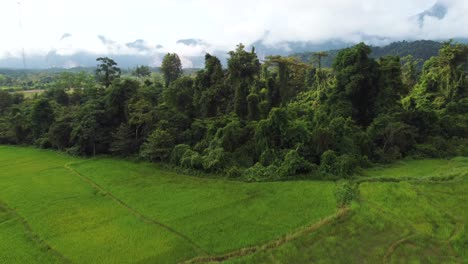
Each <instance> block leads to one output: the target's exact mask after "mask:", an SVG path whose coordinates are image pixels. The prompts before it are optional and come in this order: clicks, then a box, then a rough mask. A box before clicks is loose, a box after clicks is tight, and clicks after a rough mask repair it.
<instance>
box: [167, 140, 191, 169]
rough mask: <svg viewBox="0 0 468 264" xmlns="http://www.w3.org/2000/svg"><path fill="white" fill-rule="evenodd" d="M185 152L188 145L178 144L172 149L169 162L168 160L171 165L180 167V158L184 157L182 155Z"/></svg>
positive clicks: (188, 147) (188, 148)
mask: <svg viewBox="0 0 468 264" xmlns="http://www.w3.org/2000/svg"><path fill="white" fill-rule="evenodd" d="M187 150H190V146H189V145H185V144H179V145H177V146H175V147H174V149H172V152H171V160H170V161H171V163H172V164H175V165H180V161H181V159H182V156H183V155H184V153H185V152H186V151H187Z"/></svg>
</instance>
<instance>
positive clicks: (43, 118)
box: [31, 98, 55, 139]
mask: <svg viewBox="0 0 468 264" xmlns="http://www.w3.org/2000/svg"><path fill="white" fill-rule="evenodd" d="M54 118H55V117H54V110H53V109H52V105H51V104H50V103H49V101H48V100H47V99H45V98H43V99H39V100H38V101H36V102H35V103H34V105H33V108H32V112H31V126H32V131H33V136H34V138H35V139H39V138H40V137H42V136H43V135H44V134H45V133H46V132H47V131H48V130H49V127H50V126H51V125H52V123H53V122H54Z"/></svg>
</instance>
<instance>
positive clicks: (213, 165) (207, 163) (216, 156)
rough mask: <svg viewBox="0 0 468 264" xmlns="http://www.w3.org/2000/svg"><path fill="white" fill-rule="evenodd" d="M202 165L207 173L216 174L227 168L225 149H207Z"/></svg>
mask: <svg viewBox="0 0 468 264" xmlns="http://www.w3.org/2000/svg"><path fill="white" fill-rule="evenodd" d="M202 165H203V168H204V169H205V170H206V171H209V172H215V171H220V170H222V169H224V168H225V167H227V166H226V165H227V157H226V153H225V152H224V149H223V148H220V147H217V148H207V149H205V151H204V155H203V158H202Z"/></svg>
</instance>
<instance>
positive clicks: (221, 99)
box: [193, 53, 229, 117]
mask: <svg viewBox="0 0 468 264" xmlns="http://www.w3.org/2000/svg"><path fill="white" fill-rule="evenodd" d="M193 100H194V105H195V107H196V108H197V109H198V110H199V112H200V116H201V117H213V116H216V115H217V114H218V113H220V112H222V111H223V110H224V108H225V106H226V105H227V102H226V101H228V100H229V91H228V90H227V89H224V73H223V68H222V65H221V62H220V61H219V59H218V58H216V57H215V56H212V55H210V54H208V53H207V54H206V55H205V68H204V69H203V70H201V71H199V72H198V73H197V76H196V78H195V94H194V98H193Z"/></svg>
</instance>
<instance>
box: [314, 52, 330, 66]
mask: <svg viewBox="0 0 468 264" xmlns="http://www.w3.org/2000/svg"><path fill="white" fill-rule="evenodd" d="M324 57H328V53H327V52H325V51H319V52H314V53H312V58H313V59H312V60H313V61H314V62H315V63H317V64H318V70H319V71H320V70H321V69H322V58H324Z"/></svg>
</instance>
